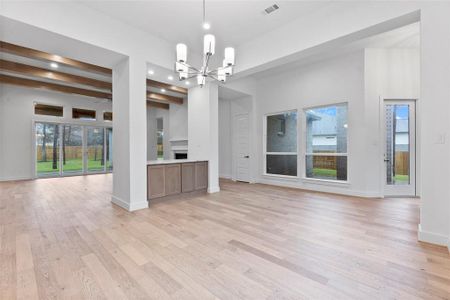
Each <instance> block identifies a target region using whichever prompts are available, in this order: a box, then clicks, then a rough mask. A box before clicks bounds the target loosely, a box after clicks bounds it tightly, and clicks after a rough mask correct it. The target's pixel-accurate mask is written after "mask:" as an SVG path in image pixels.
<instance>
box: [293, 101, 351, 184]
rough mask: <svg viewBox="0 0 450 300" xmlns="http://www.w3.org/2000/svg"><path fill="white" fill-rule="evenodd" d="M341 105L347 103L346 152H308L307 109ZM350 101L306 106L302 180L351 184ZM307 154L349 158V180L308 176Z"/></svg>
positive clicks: (303, 115) (303, 119)
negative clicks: (349, 146)
mask: <svg viewBox="0 0 450 300" xmlns="http://www.w3.org/2000/svg"><path fill="white" fill-rule="evenodd" d="M340 105H345V106H347V136H346V139H345V143H346V147H345V148H346V150H347V151H346V152H345V153H344V152H343V153H337V152H330V153H327V152H323V153H320V152H319V153H314V152H312V153H308V152H306V148H307V138H306V136H307V135H308V127H307V126H308V124H307V123H306V122H307V121H306V120H307V117H306V114H307V111H308V110H312V109H320V108H326V107H332V106H340ZM348 116H349V103H348V102H347V101H345V102H336V103H328V104H323V105H316V106H308V107H304V108H303V114H302V127H303V128H304V130H303V132H302V136H303V137H304V138H303V142H302V154H301V156H302V158H303V168H302V180H303V181H311V182H323V183H331V184H349V183H350V180H349V178H350V173H349V148H348V145H349V143H348V139H349V132H348V128H350V124H349V118H348ZM307 156H336V157H339V156H340V157H346V158H347V180H339V179H324V178H314V177H307V176H306V157H307Z"/></svg>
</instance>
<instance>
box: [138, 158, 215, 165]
mask: <svg viewBox="0 0 450 300" xmlns="http://www.w3.org/2000/svg"><path fill="white" fill-rule="evenodd" d="M199 161H207V160H206V159H202V160H197V159H158V160H149V161H147V165H167V164H182V163H192V162H199Z"/></svg>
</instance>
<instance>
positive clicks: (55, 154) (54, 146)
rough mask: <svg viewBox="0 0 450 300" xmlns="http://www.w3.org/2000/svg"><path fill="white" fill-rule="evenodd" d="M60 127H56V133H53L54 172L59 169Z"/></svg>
mask: <svg viewBox="0 0 450 300" xmlns="http://www.w3.org/2000/svg"><path fill="white" fill-rule="evenodd" d="M57 150H58V125H54V132H53V166H52V168H53V170H56V169H57V168H58V161H57V158H58V155H57V154H58V153H57Z"/></svg>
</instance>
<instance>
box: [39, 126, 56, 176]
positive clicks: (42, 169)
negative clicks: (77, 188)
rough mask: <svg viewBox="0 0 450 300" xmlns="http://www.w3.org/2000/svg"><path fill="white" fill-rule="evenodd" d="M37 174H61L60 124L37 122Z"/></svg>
mask: <svg viewBox="0 0 450 300" xmlns="http://www.w3.org/2000/svg"><path fill="white" fill-rule="evenodd" d="M35 128H36V129H35V130H36V174H37V176H39V177H45V176H58V175H59V174H60V170H61V169H60V157H59V153H60V138H59V126H58V125H57V124H52V123H36V126H35Z"/></svg>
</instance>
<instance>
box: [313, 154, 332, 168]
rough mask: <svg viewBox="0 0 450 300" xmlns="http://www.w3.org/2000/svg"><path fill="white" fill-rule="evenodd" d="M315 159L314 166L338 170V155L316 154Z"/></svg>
mask: <svg viewBox="0 0 450 300" xmlns="http://www.w3.org/2000/svg"><path fill="white" fill-rule="evenodd" d="M313 159H314V162H313V166H314V168H317V169H331V170H336V156H314V158H313Z"/></svg>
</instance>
